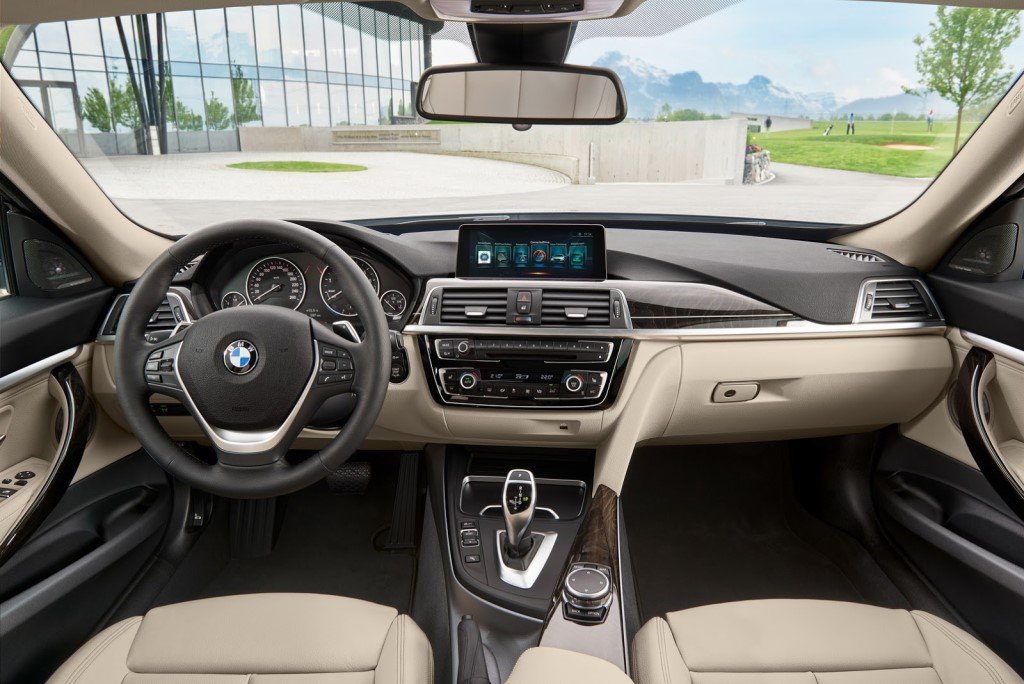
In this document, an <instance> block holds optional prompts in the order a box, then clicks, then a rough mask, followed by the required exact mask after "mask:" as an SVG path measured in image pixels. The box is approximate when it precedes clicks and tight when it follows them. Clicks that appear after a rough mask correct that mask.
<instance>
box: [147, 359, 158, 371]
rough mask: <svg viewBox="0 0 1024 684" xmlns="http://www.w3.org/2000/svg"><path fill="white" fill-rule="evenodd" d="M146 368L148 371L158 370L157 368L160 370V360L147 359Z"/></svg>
mask: <svg viewBox="0 0 1024 684" xmlns="http://www.w3.org/2000/svg"><path fill="white" fill-rule="evenodd" d="M146 370H147V371H157V370H160V362H159V361H147V362H146Z"/></svg>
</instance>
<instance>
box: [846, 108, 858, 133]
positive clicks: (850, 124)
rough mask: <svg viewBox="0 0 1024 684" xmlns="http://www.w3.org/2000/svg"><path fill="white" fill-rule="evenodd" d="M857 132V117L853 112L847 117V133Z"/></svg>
mask: <svg viewBox="0 0 1024 684" xmlns="http://www.w3.org/2000/svg"><path fill="white" fill-rule="evenodd" d="M856 133H857V124H856V117H855V116H854V115H853V112H850V114H849V115H848V116H847V117H846V135H855V134H856Z"/></svg>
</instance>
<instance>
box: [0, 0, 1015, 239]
mask: <svg viewBox="0 0 1024 684" xmlns="http://www.w3.org/2000/svg"><path fill="white" fill-rule="evenodd" d="M696 4H697V5H699V8H694V7H692V6H685V5H690V4H689V3H676V2H674V1H673V0H648V1H647V2H646V3H644V4H643V5H642V6H641V7H640V9H639V10H637V11H636V12H634V14H632V15H630V16H628V17H624V18H621V19H613V20H598V21H590V22H581V23H580V24H579V25H578V26H577V30H576V33H575V37H574V39H573V43H572V47H571V50H570V53H569V59H568V61H569V62H571V63H574V64H580V65H585V66H590V65H596V66H603V67H608V68H611V69H613V70H614V71H615V72H616V73H617V74H618V75H619V77H620V78H621V80H622V82H623V84H624V87H625V91H626V96H627V99H628V107H629V114H628V118H627V119H626V121H624V122H622V123H619V124H616V125H613V126H535V127H533V128H532V129H530V130H528V131H518V130H514V129H513V128H512V127H511V126H507V125H496V124H471V123H465V124H455V123H444V122H427V121H424V120H422V119H421V118H419V117H417V115H416V112H415V107H414V102H415V97H416V92H417V86H418V82H419V78H420V74H421V72H422V71H423V69H424V68H426V67H428V66H431V65H442V64H449V63H459V62H472V61H475V57H474V54H473V51H472V49H471V47H470V40H469V31H468V29H467V27H466V25H465V24H461V23H447V24H445V23H441V22H430V21H425V20H423V19H422V18H420V17H419V16H417V15H416V14H415V13H413V12H412V11H410V10H409V9H407V8H406V7H405V6H403V5H401V4H397V3H371V4H367V5H359V4H353V3H344V2H343V3H337V2H335V3H307V4H302V5H296V4H288V5H277V6H275V5H260V6H256V7H229V8H226V9H205V10H198V11H181V12H167V13H157V14H146V15H139V16H124V17H113V18H100V19H88V20H76V21H67V22H53V23H45V24H36V25H19V26H6V27H2V28H0V55H2V59H3V63H4V65H5V66H6V68H7V69H8V70H9V71H10V73H11V74H12V75H13V77H14V78H15V79H16V81H17V82H18V83H19V84H20V86H21V88H22V89H23V91H24V92H25V93H26V95H27V96H28V97H29V99H30V100H31V101H32V102H33V103H34V104H35V105H36V107H37V108H38V109H39V112H40V113H41V114H42V116H43V117H44V118H45V119H46V121H47V122H48V123H49V124H50V125H51V126H52V127H53V129H54V130H55V131H56V132H57V133H58V134H59V135H60V137H61V138H62V139H63V140H64V142H65V143H66V144H67V146H68V147H69V148H70V149H71V150H72V152H74V154H75V156H76V157H77V158H78V159H79V160H80V161H81V163H82V165H83V166H84V167H85V169H86V170H87V171H88V172H89V173H90V174H91V175H92V177H93V178H94V179H95V180H96V182H97V183H98V184H99V186H100V187H101V188H102V189H103V190H104V192H106V193H107V195H108V196H109V197H110V198H111V199H112V200H113V201H114V202H115V203H116V204H117V206H118V207H119V208H120V209H121V210H122V211H123V212H124V213H125V214H127V215H128V216H129V217H131V218H132V219H133V220H135V221H136V222H138V223H140V224H142V225H144V226H147V227H149V228H151V229H154V230H157V231H160V232H164V233H168V234H181V233H184V232H187V231H189V230H193V229H195V228H198V227H201V226H203V225H206V224H209V223H212V222H214V221H217V220H223V219H228V218H243V217H280V218H300V217H304V218H309V217H319V218H326V219H340V220H358V219H367V218H380V217H399V216H423V215H441V214H448V215H451V214H457V215H466V214H470V213H500V214H505V213H512V212H516V213H519V212H588V213H594V212H615V213H644V214H666V215H679V216H709V217H721V218H725V219H740V220H753V221H782V220H787V221H801V222H817V223H826V224H862V223H866V222H871V221H875V220H878V219H881V218H884V217H886V216H888V215H891V214H893V213H895V212H898V211H900V210H901V209H903V208H904V207H905V206H907V205H908V204H909V203H911V202H913V201H914V199H915V198H917V196H918V195H919V194H920V193H921V192H923V191H924V189H925V188H926V187H927V186H928V185H929V183H930V182H931V180H932V179H934V178H935V177H936V176H937V175H938V174H939V173H941V172H942V170H943V168H944V167H945V165H946V164H947V163H948V162H949V160H950V159H951V158H952V157H953V155H954V154H955V151H956V150H957V149H959V148H960V147H962V146H963V144H964V143H965V141H966V140H967V139H968V138H969V137H970V135H971V134H972V132H973V131H974V130H975V129H976V128H977V127H978V126H979V125H980V123H981V122H982V121H983V120H984V118H985V116H986V115H987V114H988V113H989V112H990V111H991V109H992V107H993V106H994V105H995V103H996V102H997V101H998V100H999V99H1000V98H1001V97H1002V96H1003V95H1004V94H1005V93H1006V91H1007V89H1008V88H1009V86H1010V85H1011V84H1012V83H1013V82H1014V80H1015V79H1016V78H1017V76H1018V74H1019V69H1020V68H1021V66H1022V65H1024V39H1022V38H1021V36H1020V19H1019V17H1018V13H1017V12H1016V11H1014V10H990V9H971V8H936V7H934V6H925V5H912V4H902V3H880V2H859V1H858V2H854V1H847V0H744V1H741V2H730V1H728V0H718V1H717V2H705V3H696Z"/></svg>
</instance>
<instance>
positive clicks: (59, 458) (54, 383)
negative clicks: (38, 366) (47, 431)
mask: <svg viewBox="0 0 1024 684" xmlns="http://www.w3.org/2000/svg"><path fill="white" fill-rule="evenodd" d="M50 383H51V393H52V394H54V395H55V397H56V399H57V401H58V403H59V404H60V407H61V410H62V411H63V416H64V426H63V427H64V429H63V432H62V434H61V441H60V445H59V447H58V449H57V454H56V456H55V457H54V459H53V466H52V467H51V468H50V472H49V473H48V474H47V476H46V479H45V481H44V482H43V484H42V485H41V486H40V487H39V490H38V491H37V492H36V493H35V498H34V499H33V500H32V503H30V504H29V505H28V506H26V508H25V510H24V511H23V512H22V514H21V517H20V518H19V519H18V520H17V521H16V522H15V523H14V525H13V526H12V527H11V529H10V531H9V532H8V533H7V536H6V537H4V539H3V541H0V565H3V564H4V563H6V562H7V561H8V560H10V559H11V557H12V556H13V555H14V553H15V552H16V551H17V550H18V549H19V548H21V547H22V546H23V545H24V544H25V542H27V541H28V540H29V539H30V538H31V537H32V533H33V532H35V531H36V529H38V527H39V525H41V524H42V522H43V520H45V519H46V516H48V515H49V514H50V513H51V512H52V511H53V509H54V507H55V506H56V505H57V502H58V501H60V500H61V498H62V497H63V496H64V493H65V492H66V491H67V489H68V487H69V486H71V481H72V479H74V477H75V472H76V471H77V470H78V465H79V464H80V463H81V462H82V454H83V453H85V446H86V444H87V443H88V441H89V431H90V429H91V426H92V421H93V410H94V409H93V405H92V400H91V399H90V398H89V394H88V393H87V392H86V389H85V382H84V381H83V380H82V376H81V375H79V374H78V369H76V368H75V366H74V364H72V363H68V362H65V363H62V364H61V365H59V366H57V367H56V368H54V369H53V370H52V371H50Z"/></svg>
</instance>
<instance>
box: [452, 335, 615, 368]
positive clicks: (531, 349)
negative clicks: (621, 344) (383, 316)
mask: <svg viewBox="0 0 1024 684" xmlns="http://www.w3.org/2000/svg"><path fill="white" fill-rule="evenodd" d="M614 348H615V345H614V344H613V343H611V342H607V341H600V340H560V339H550V340H549V339H522V338H520V339H472V338H462V337H457V338H441V339H438V340H435V341H434V351H435V353H436V354H437V356H438V358H440V359H445V360H467V361H469V360H473V361H543V362H546V363H607V362H608V361H609V359H611V356H612V352H613V350H614Z"/></svg>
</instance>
